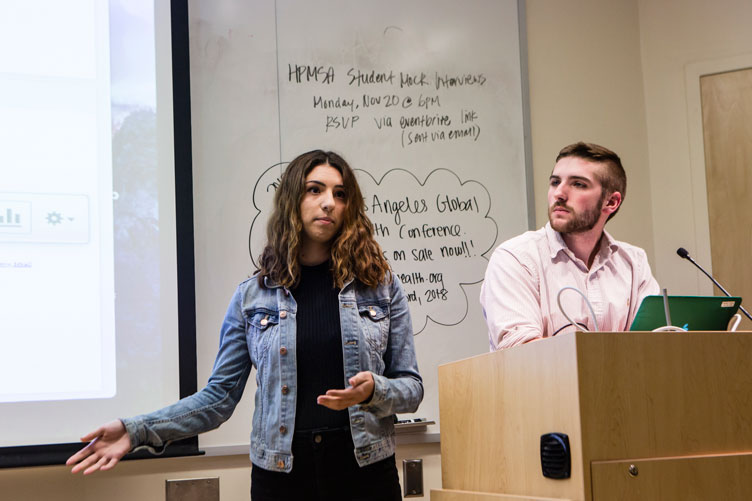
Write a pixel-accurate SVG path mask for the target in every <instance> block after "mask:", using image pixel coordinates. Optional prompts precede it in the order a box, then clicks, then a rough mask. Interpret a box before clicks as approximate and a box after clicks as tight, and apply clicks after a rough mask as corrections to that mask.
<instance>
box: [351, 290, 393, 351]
mask: <svg viewBox="0 0 752 501" xmlns="http://www.w3.org/2000/svg"><path fill="white" fill-rule="evenodd" d="M358 313H360V325H361V330H362V332H363V337H364V338H365V339H366V342H367V343H368V345H369V346H370V347H371V349H372V350H373V351H374V352H375V353H376V354H378V355H379V358H380V357H381V355H383V354H384V351H386V344H387V341H388V340H389V306H388V304H384V303H363V304H358Z"/></svg>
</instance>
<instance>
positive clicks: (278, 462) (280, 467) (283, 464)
mask: <svg viewBox="0 0 752 501" xmlns="http://www.w3.org/2000/svg"><path fill="white" fill-rule="evenodd" d="M284 467H285V462H284V461H282V460H281V459H280V460H279V461H277V468H279V469H282V468H284Z"/></svg>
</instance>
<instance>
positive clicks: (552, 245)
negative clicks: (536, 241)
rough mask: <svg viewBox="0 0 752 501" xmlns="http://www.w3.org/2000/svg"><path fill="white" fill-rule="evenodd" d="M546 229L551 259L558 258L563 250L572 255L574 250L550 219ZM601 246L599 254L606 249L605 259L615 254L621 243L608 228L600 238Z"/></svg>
mask: <svg viewBox="0 0 752 501" xmlns="http://www.w3.org/2000/svg"><path fill="white" fill-rule="evenodd" d="M545 231H546V239H547V240H548V248H549V249H550V251H551V259H554V258H556V256H557V255H558V254H559V253H560V252H562V251H564V252H568V253H569V254H570V255H571V254H572V251H571V250H569V247H567V243H566V242H565V241H564V237H562V236H561V233H559V232H558V231H556V230H554V229H553V228H552V227H551V222H550V221H549V222H547V223H546V226H545ZM600 247H601V248H600V250H599V251H598V254H601V253H604V251H605V253H604V255H603V259H604V260H605V259H606V258H608V256H609V255H611V254H613V253H614V252H616V251H617V250H618V249H619V243H618V242H617V241H616V240H614V239H613V237H612V236H611V235H610V234H609V233H608V232H607V231H606V230H603V235H602V236H601V240H600Z"/></svg>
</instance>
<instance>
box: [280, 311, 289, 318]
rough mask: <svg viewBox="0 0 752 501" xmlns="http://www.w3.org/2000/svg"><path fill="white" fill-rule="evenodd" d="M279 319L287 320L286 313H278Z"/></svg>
mask: <svg viewBox="0 0 752 501" xmlns="http://www.w3.org/2000/svg"><path fill="white" fill-rule="evenodd" d="M279 318H287V312H286V311H285V310H282V311H280V312H279Z"/></svg>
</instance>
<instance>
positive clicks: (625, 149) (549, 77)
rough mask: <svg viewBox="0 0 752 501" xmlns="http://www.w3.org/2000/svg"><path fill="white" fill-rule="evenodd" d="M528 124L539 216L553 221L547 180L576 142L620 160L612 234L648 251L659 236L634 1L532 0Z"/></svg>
mask: <svg viewBox="0 0 752 501" xmlns="http://www.w3.org/2000/svg"><path fill="white" fill-rule="evenodd" d="M527 29H528V59H529V68H528V71H529V79H530V123H531V132H532V148H533V173H534V186H535V202H536V203H535V214H536V220H537V225H538V227H540V226H543V225H544V224H545V223H546V222H547V221H548V215H547V212H546V209H547V202H546V196H547V192H548V177H549V175H550V174H551V170H552V169H553V166H554V161H555V159H556V155H557V153H558V152H559V150H560V149H561V148H562V147H563V146H566V145H567V144H570V143H573V142H575V141H578V140H584V141H588V142H594V143H598V144H601V145H603V146H606V147H608V148H610V149H612V150H614V151H615V152H617V154H619V156H620V157H621V159H622V163H623V164H624V166H625V169H626V171H627V180H628V182H627V196H626V199H625V202H624V205H623V207H622V209H621V210H620V211H619V214H618V215H617V216H616V217H615V218H614V219H612V220H611V221H610V222H609V224H608V226H607V230H608V231H609V232H610V233H611V234H612V235H613V236H614V237H615V238H617V239H619V240H625V241H628V242H630V243H633V244H635V245H638V246H640V247H642V248H644V249H645V250H646V251H647V253H648V258H649V259H650V262H651V264H652V263H653V262H654V260H653V232H652V224H651V192H650V186H649V181H650V180H649V175H650V174H649V168H648V150H647V129H646V126H645V104H644V96H643V92H642V69H641V66H640V32H639V26H638V11H637V3H636V2H635V1H634V0H608V1H603V0H569V1H564V2H560V1H552V0H528V1H527Z"/></svg>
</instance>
